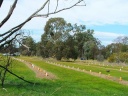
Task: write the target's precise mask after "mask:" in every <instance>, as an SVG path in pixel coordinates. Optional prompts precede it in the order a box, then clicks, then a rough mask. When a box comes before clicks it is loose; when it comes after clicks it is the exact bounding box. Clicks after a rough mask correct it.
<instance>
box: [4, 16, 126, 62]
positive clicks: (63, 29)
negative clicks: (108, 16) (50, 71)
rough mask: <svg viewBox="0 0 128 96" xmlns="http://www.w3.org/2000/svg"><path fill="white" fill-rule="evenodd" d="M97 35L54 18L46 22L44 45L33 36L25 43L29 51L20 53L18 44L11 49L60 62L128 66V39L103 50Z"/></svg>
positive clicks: (42, 39)
mask: <svg viewBox="0 0 128 96" xmlns="http://www.w3.org/2000/svg"><path fill="white" fill-rule="evenodd" d="M93 34H94V30H90V29H86V26H85V25H77V24H71V23H67V22H66V21H65V20H64V19H63V18H59V17H58V18H50V19H49V20H48V21H47V22H46V25H45V27H44V33H43V34H42V36H41V41H40V42H37V43H36V42H35V41H34V39H33V38H32V37H31V36H28V37H26V38H24V39H22V44H24V45H26V46H28V47H29V49H27V48H26V47H24V46H22V45H20V47H19V48H18V49H17V48H16V47H15V46H16V45H15V43H14V44H13V46H10V47H11V49H13V50H14V51H19V52H20V53H21V54H22V55H27V56H41V57H43V58H49V57H53V58H56V59H57V60H61V59H62V58H63V59H67V60H69V59H70V58H71V59H74V60H76V59H77V58H80V59H84V60H85V59H86V60H88V59H92V60H96V59H97V60H98V61H103V60H104V59H107V60H108V61H109V62H119V61H120V62H128V59H127V58H128V37H127V36H122V37H118V38H116V39H115V40H114V42H113V43H112V44H109V45H107V46H103V45H101V41H100V40H98V39H97V38H95V37H94V36H93ZM5 47H6V46H5ZM12 47H13V48H12ZM2 52H3V51H2ZM115 56H116V57H115Z"/></svg>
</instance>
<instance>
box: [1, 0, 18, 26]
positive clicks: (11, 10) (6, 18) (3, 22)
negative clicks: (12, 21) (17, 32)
mask: <svg viewBox="0 0 128 96" xmlns="http://www.w3.org/2000/svg"><path fill="white" fill-rule="evenodd" d="M17 1H18V0H15V1H14V3H13V5H12V7H11V8H10V10H9V12H8V15H7V16H6V17H5V18H4V20H3V21H2V22H1V23H0V27H2V25H4V24H5V23H6V22H7V21H8V20H9V18H10V17H11V15H12V13H13V11H14V9H15V7H16V4H17ZM0 6H1V5H0Z"/></svg>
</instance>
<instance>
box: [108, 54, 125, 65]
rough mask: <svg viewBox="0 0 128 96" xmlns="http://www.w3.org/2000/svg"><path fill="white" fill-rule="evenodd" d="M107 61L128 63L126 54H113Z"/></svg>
mask: <svg viewBox="0 0 128 96" xmlns="http://www.w3.org/2000/svg"><path fill="white" fill-rule="evenodd" d="M108 61H109V62H125V63H128V52H120V53H114V54H112V55H111V56H110V57H109V58H108Z"/></svg>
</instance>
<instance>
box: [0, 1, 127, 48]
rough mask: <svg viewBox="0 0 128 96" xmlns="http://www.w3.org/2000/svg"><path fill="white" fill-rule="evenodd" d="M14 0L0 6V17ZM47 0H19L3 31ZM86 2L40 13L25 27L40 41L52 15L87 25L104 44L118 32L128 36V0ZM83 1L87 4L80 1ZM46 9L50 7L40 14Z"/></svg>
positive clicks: (118, 34) (4, 14)
mask: <svg viewBox="0 0 128 96" xmlns="http://www.w3.org/2000/svg"><path fill="white" fill-rule="evenodd" d="M13 1H14V0H4V2H3V5H2V7H1V8H0V21H2V19H3V18H4V17H5V16H6V15H7V13H8V11H9V8H10V6H11V5H12V3H13ZM44 1H45V0H19V1H18V3H17V6H16V8H15V10H14V13H13V15H12V16H11V18H10V20H9V21H8V22H7V23H6V24H5V25H4V26H2V28H1V29H0V33H2V32H6V31H8V30H9V29H10V28H12V27H14V26H16V25H17V24H20V23H22V22H23V21H24V20H26V19H27V18H28V17H29V16H30V15H31V14H32V13H33V12H34V11H36V10H37V9H39V8H40V7H41V6H42V5H43V3H44ZM75 1H77V0H60V2H59V6H58V9H61V8H65V7H67V6H70V5H72V4H73V3H74V2H75ZM84 1H85V4H86V6H81V7H80V6H76V7H74V8H72V9H70V10H66V11H63V12H60V13H57V14H54V15H50V16H49V17H48V18H44V17H41V18H40V17H37V18H34V19H32V20H31V21H30V22H28V23H27V24H26V25H25V26H24V27H23V28H22V29H26V30H29V31H30V35H31V36H32V37H33V38H34V40H35V41H36V42H38V41H40V39H41V35H42V34H43V32H44V31H43V28H44V26H45V24H46V22H47V21H48V19H49V18H53V17H62V18H64V19H65V21H67V22H70V23H72V24H75V23H77V24H82V25H86V29H93V30H94V37H96V38H98V39H99V40H100V41H101V42H102V45H105V46H106V45H108V44H111V43H112V42H113V40H114V39H116V38H117V37H119V36H128V32H127V31H128V0H84ZM81 4H84V2H83V3H81ZM55 5H56V0H51V3H50V6H51V7H50V12H52V11H54V10H55ZM45 13H47V7H46V8H44V10H43V11H41V12H40V14H45Z"/></svg>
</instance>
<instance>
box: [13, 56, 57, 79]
mask: <svg viewBox="0 0 128 96" xmlns="http://www.w3.org/2000/svg"><path fill="white" fill-rule="evenodd" d="M14 59H16V60H18V61H20V62H23V63H24V64H26V65H27V66H28V67H29V68H30V69H31V70H32V71H34V72H35V74H36V77H37V78H46V79H55V78H56V76H55V75H53V74H52V73H50V72H47V71H46V70H44V69H42V68H40V67H38V66H36V65H35V64H32V63H30V62H27V61H24V60H21V59H17V58H14Z"/></svg>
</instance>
